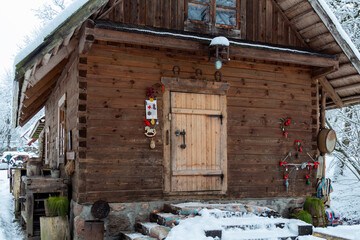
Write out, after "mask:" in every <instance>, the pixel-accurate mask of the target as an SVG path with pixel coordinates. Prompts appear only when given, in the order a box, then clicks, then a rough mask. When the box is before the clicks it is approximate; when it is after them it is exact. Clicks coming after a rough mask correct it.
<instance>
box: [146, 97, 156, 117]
mask: <svg viewBox="0 0 360 240" xmlns="http://www.w3.org/2000/svg"><path fill="white" fill-rule="evenodd" d="M145 111H146V119H157V103H156V100H154V99H153V101H152V102H151V101H150V100H145Z"/></svg>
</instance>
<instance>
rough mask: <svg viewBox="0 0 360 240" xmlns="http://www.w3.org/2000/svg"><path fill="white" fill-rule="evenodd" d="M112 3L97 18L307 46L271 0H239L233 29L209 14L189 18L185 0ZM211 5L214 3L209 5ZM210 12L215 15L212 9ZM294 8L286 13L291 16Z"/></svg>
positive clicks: (294, 45)
mask: <svg viewBox="0 0 360 240" xmlns="http://www.w3.org/2000/svg"><path fill="white" fill-rule="evenodd" d="M120 2H121V3H117V4H116V5H115V6H113V8H114V9H113V10H112V11H109V12H107V13H105V14H103V15H102V16H101V17H100V19H102V20H108V19H111V20H112V21H115V22H121V23H130V24H134V25H147V26H152V27H161V28H165V29H174V30H187V29H188V30H189V31H196V32H197V33H199V31H200V32H201V33H205V34H215V35H224V36H227V37H232V38H237V39H243V40H249V41H256V42H263V43H271V44H281V45H286V46H293V47H306V44H305V43H304V41H303V40H302V39H301V37H300V36H299V34H297V33H296V31H295V30H296V29H295V27H293V26H291V27H290V25H291V24H290V22H289V20H288V19H287V17H286V15H285V14H280V13H279V12H277V11H274V9H275V8H278V7H277V6H274V4H275V3H274V1H273V0H238V2H237V3H236V7H237V8H236V9H237V13H236V16H237V21H236V22H237V24H236V25H235V27H234V28H232V27H229V26H226V27H229V28H224V26H220V25H219V24H214V22H215V21H214V19H215V16H211V17H210V16H209V19H210V20H209V22H199V21H198V22H196V23H195V22H193V21H191V20H189V19H188V1H185V0H177V1H175V0H148V1H144V0H137V1H130V0H123V1H120ZM211 6H212V8H214V7H215V4H211ZM210 12H211V13H212V15H215V14H216V11H215V9H211V10H210ZM292 12H293V11H291V12H289V16H292V14H293V13H292Z"/></svg>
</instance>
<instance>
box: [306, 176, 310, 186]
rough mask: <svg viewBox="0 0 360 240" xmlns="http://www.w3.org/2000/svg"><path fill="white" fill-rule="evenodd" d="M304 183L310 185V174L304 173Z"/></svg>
mask: <svg viewBox="0 0 360 240" xmlns="http://www.w3.org/2000/svg"><path fill="white" fill-rule="evenodd" d="M306 184H308V185H310V176H309V174H306Z"/></svg>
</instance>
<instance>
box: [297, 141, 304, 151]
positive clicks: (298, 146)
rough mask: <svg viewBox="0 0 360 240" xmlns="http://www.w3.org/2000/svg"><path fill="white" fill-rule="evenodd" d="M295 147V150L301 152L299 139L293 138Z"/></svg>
mask: <svg viewBox="0 0 360 240" xmlns="http://www.w3.org/2000/svg"><path fill="white" fill-rule="evenodd" d="M295 149H296V151H298V152H302V151H303V149H302V145H301V141H300V140H295Z"/></svg>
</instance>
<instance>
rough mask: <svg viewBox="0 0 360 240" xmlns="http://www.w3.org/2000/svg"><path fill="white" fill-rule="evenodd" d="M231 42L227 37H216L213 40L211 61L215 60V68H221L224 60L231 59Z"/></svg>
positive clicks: (210, 53)
mask: <svg viewBox="0 0 360 240" xmlns="http://www.w3.org/2000/svg"><path fill="white" fill-rule="evenodd" d="M229 48H230V43H229V40H228V39H227V38H226V37H215V38H213V39H212V40H211V42H210V46H209V61H214V63H215V68H216V69H220V68H221V67H222V64H223V62H224V63H227V62H229V61H230V57H229Z"/></svg>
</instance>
